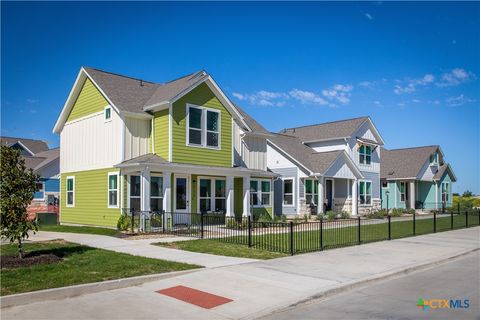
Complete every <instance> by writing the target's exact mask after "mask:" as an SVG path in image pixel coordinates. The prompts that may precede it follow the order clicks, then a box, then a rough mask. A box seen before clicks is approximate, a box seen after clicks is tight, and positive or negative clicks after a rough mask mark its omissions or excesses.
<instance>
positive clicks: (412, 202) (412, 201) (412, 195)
mask: <svg viewBox="0 0 480 320" xmlns="http://www.w3.org/2000/svg"><path fill="white" fill-rule="evenodd" d="M409 196H410V208H412V209H415V201H416V199H415V180H414V181H411V182H410V195H409Z"/></svg>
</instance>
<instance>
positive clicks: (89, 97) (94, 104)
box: [67, 78, 109, 122]
mask: <svg viewBox="0 0 480 320" xmlns="http://www.w3.org/2000/svg"><path fill="white" fill-rule="evenodd" d="M108 104H109V103H108V101H107V100H106V99H105V98H104V97H103V95H102V94H101V93H100V91H98V90H97V88H96V87H95V85H94V84H93V83H92V81H90V79H88V78H87V79H86V80H85V82H84V84H83V87H82V90H81V91H80V94H79V95H78V98H77V101H75V104H74V105H73V108H72V111H70V114H69V115H68V118H67V122H69V121H72V120H75V119H79V118H82V117H85V116H88V115H89V114H92V113H96V112H100V111H103V109H104V108H105V107H106V106H107V105H108Z"/></svg>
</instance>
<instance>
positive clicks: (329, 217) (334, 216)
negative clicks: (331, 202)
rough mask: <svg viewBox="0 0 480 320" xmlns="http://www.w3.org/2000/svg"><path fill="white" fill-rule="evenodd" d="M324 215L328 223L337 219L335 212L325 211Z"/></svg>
mask: <svg viewBox="0 0 480 320" xmlns="http://www.w3.org/2000/svg"><path fill="white" fill-rule="evenodd" d="M325 215H326V216H327V219H328V221H332V220H335V218H336V217H337V213H336V212H335V211H327V213H326V214H325Z"/></svg>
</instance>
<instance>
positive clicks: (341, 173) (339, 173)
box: [325, 157, 355, 179]
mask: <svg viewBox="0 0 480 320" xmlns="http://www.w3.org/2000/svg"><path fill="white" fill-rule="evenodd" d="M325 177H329V178H330V177H332V178H344V179H355V175H354V174H353V172H352V170H351V169H350V168H349V167H348V165H347V163H346V162H345V159H344V158H343V157H339V158H338V159H337V161H335V162H334V163H333V164H332V166H331V167H330V168H328V170H327V171H326V172H325Z"/></svg>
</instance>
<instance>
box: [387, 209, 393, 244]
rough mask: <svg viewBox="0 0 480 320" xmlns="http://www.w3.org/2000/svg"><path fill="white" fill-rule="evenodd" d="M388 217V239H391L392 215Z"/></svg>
mask: <svg viewBox="0 0 480 320" xmlns="http://www.w3.org/2000/svg"><path fill="white" fill-rule="evenodd" d="M387 217H388V240H392V225H391V224H392V217H391V216H390V215H388V216H387Z"/></svg>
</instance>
